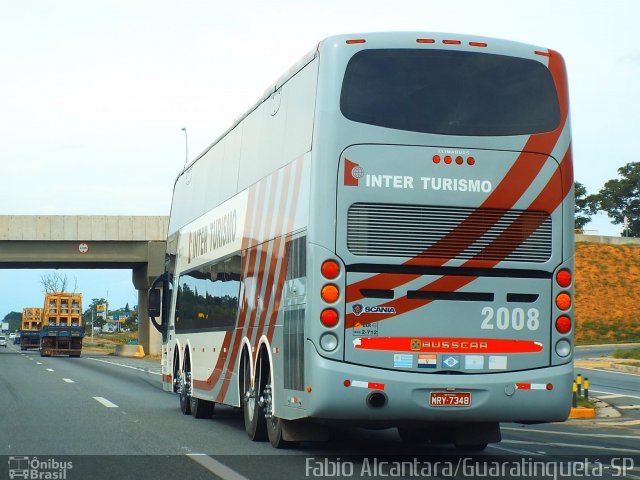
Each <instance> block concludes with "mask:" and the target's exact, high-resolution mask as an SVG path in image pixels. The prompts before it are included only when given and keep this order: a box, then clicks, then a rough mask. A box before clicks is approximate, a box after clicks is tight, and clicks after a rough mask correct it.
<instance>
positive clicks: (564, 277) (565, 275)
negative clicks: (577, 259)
mask: <svg viewBox="0 0 640 480" xmlns="http://www.w3.org/2000/svg"><path fill="white" fill-rule="evenodd" d="M556 283H557V284H558V285H560V286H561V287H562V288H567V287H568V286H569V285H571V272H570V271H569V270H564V269H563V270H560V271H559V272H558V273H556Z"/></svg>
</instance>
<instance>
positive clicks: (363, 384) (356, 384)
mask: <svg viewBox="0 0 640 480" xmlns="http://www.w3.org/2000/svg"><path fill="white" fill-rule="evenodd" d="M345 385H346V384H345ZM351 386H352V387H357V388H370V389H372V390H384V383H376V382H364V381H362V380H351Z"/></svg>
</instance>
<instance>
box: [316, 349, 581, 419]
mask: <svg viewBox="0 0 640 480" xmlns="http://www.w3.org/2000/svg"><path fill="white" fill-rule="evenodd" d="M309 350H312V352H309V353H310V354H311V355H312V356H313V357H315V358H313V359H312V362H313V365H314V368H313V369H307V373H308V382H307V385H309V386H310V387H311V393H309V394H308V396H306V402H305V403H306V405H305V407H306V408H305V410H306V411H307V413H308V414H309V416H310V417H312V418H314V419H318V420H320V419H326V420H332V419H333V420H352V421H355V423H358V421H363V422H364V423H370V424H380V425H390V426H393V425H396V426H397V425H402V424H412V425H415V424H416V423H420V422H425V423H431V422H523V423H529V422H531V423H536V422H555V421H564V420H566V419H567V417H568V416H569V412H570V409H571V395H572V386H573V365H572V364H571V363H569V364H565V365H559V366H554V367H549V368H544V369H536V370H526V371H518V372H504V373H490V374H462V375H460V374H458V375H443V374H428V373H426V374H425V373H418V372H416V373H413V372H405V371H393V370H384V369H378V368H371V367H366V366H360V365H353V364H347V363H342V362H336V361H333V360H328V359H326V358H323V357H321V356H319V355H318V354H317V352H316V351H315V349H309ZM434 393H435V394H436V395H432V394H434ZM444 397H450V399H451V400H452V401H453V402H456V403H459V405H457V406H453V405H444V404H442V403H447V402H448V400H443V398H444ZM466 397H469V400H467V399H466ZM430 399H431V401H430ZM430 403H431V404H430ZM434 403H441V404H440V405H434ZM467 403H468V404H467Z"/></svg>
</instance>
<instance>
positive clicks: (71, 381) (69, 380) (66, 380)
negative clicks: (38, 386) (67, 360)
mask: <svg viewBox="0 0 640 480" xmlns="http://www.w3.org/2000/svg"><path fill="white" fill-rule="evenodd" d="M62 380H64V381H65V382H67V383H76V382H74V381H73V380H71V379H70V378H63V379H62Z"/></svg>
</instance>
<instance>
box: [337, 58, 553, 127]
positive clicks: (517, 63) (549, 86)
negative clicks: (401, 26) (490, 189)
mask: <svg viewBox="0 0 640 480" xmlns="http://www.w3.org/2000/svg"><path fill="white" fill-rule="evenodd" d="M340 109H341V110H342V113H343V115H344V116H345V117H347V118H348V119H349V120H353V121H355V122H361V123H367V124H370V125H377V126H380V127H387V128H394V129H398V130H409V131H413V132H421V133H434V134H443V135H464V136H490V135H528V134H533V133H542V132H548V131H551V130H554V129H555V128H556V127H557V126H558V124H559V122H560V107H559V104H558V95H557V93H556V89H555V85H554V82H553V78H552V77H551V73H550V72H549V70H548V69H547V68H546V67H545V66H544V65H543V64H541V63H540V62H537V61H535V60H528V59H524V58H518V57H508V56H504V55H494V54H487V53H475V52H460V51H456V52H452V51H448V50H418V49H377V50H362V51H360V52H358V53H356V54H355V55H354V56H353V57H352V58H351V60H350V61H349V64H348V65H347V69H346V72H345V75H344V80H343V84H342V93H341V96H340Z"/></svg>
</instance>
